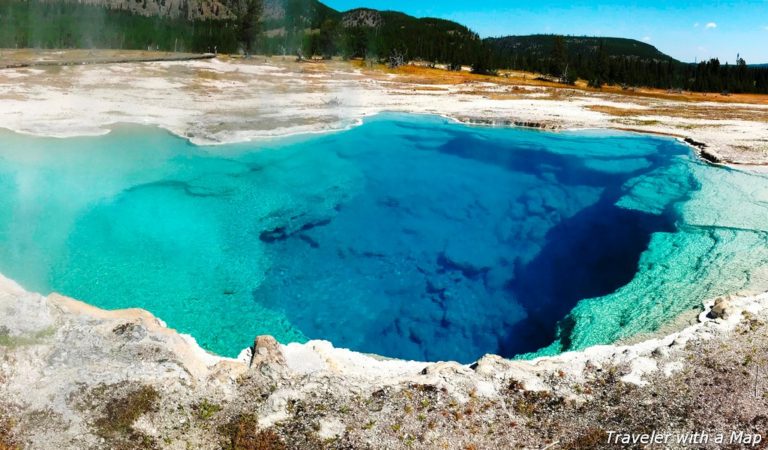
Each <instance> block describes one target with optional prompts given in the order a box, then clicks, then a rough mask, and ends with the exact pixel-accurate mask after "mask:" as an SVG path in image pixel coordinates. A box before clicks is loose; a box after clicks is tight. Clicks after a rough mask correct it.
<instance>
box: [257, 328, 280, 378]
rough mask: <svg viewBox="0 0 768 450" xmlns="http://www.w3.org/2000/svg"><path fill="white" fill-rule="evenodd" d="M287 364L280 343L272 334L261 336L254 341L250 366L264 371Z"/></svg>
mask: <svg viewBox="0 0 768 450" xmlns="http://www.w3.org/2000/svg"><path fill="white" fill-rule="evenodd" d="M285 366H286V361H285V356H284V355H283V352H282V350H280V344H278V343H277V340H275V338H273V337H272V336H259V337H257V338H256V340H254V341H253V348H252V354H251V363H250V367H251V368H252V369H254V368H258V369H259V370H260V371H262V372H264V371H265V370H267V371H269V369H278V368H281V367H285Z"/></svg>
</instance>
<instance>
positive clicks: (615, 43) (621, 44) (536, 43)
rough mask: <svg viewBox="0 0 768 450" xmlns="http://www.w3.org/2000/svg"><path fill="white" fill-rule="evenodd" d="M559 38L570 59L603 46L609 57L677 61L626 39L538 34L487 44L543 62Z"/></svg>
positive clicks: (505, 54)
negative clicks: (540, 59)
mask: <svg viewBox="0 0 768 450" xmlns="http://www.w3.org/2000/svg"><path fill="white" fill-rule="evenodd" d="M557 38H560V39H562V41H561V44H562V45H563V46H564V47H565V50H566V51H567V53H568V56H569V57H570V58H577V57H578V56H579V55H589V54H594V53H597V51H598V50H599V49H600V47H601V46H602V47H603V51H604V52H605V54H606V56H608V57H628V58H638V59H646V60H658V61H669V60H673V61H674V58H672V57H671V56H669V55H666V54H664V53H662V52H660V51H659V50H658V49H657V48H656V47H654V46H652V45H650V44H646V43H645V42H640V41H636V40H634V39H625V38H614V37H591V36H557V35H545V34H535V35H530V36H506V37H501V38H487V39H485V42H487V43H488V45H490V46H491V47H492V48H493V49H494V50H495V51H496V52H497V53H498V54H499V56H501V57H506V58H514V57H522V56H525V55H529V56H533V57H536V58H541V57H548V56H550V55H552V54H553V52H554V51H555V50H556V49H555V47H556V45H557V43H558V41H557Z"/></svg>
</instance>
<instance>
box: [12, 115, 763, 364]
mask: <svg viewBox="0 0 768 450" xmlns="http://www.w3.org/2000/svg"><path fill="white" fill-rule="evenodd" d="M0 142H2V143H3V146H2V147H1V148H0V208H2V211H4V213H3V215H2V218H1V220H0V240H1V241H2V242H3V244H4V245H3V247H2V248H1V249H0V272H2V273H4V274H6V275H8V276H10V277H12V278H14V279H16V280H18V281H20V282H21V283H22V284H23V285H24V286H25V287H27V288H29V289H34V290H39V291H49V290H56V291H59V292H62V293H64V294H66V295H70V296H73V297H76V298H79V299H82V300H85V301H88V302H91V303H94V304H96V305H98V306H102V307H107V308H121V307H143V308H147V309H149V310H150V311H152V312H153V313H155V314H156V315H158V316H159V317H160V318H162V319H163V320H165V321H166V322H168V323H169V325H170V326H172V327H175V328H177V329H179V330H181V331H183V332H187V333H190V334H192V335H193V336H195V338H196V339H197V340H198V341H199V342H200V343H201V344H202V345H203V346H204V347H206V348H208V349H210V350H212V351H216V352H218V353H221V354H225V355H235V354H237V353H238V351H239V350H240V349H242V348H244V347H245V346H247V345H248V343H249V342H250V341H251V340H252V339H253V337H254V336H256V335H257V334H267V333H268V334H272V335H275V336H276V337H277V338H278V339H280V340H281V341H283V342H289V341H302V340H306V339H326V340H330V341H331V342H333V343H334V345H336V346H337V347H347V348H351V349H353V350H356V351H362V352H370V353H376V354H380V355H385V356H388V357H398V358H407V359H417V360H430V361H435V360H458V361H461V362H471V361H474V360H476V359H477V358H478V357H480V356H482V355H483V354H486V353H496V354H500V355H503V356H514V355H518V354H522V353H527V352H533V351H536V350H539V349H540V348H542V347H546V346H548V345H550V344H552V343H553V342H556V343H557V345H556V346H555V347H551V349H554V350H550V351H560V350H567V349H570V348H575V347H580V346H584V345H586V344H588V343H594V342H605V341H609V340H611V339H615V338H616V337H617V336H618V335H619V333H621V332H623V331H624V330H630V329H632V330H634V331H643V330H648V329H652V328H653V327H655V326H657V325H659V323H661V322H662V321H663V320H665V319H669V318H670V317H673V316H674V315H675V314H678V313H680V312H681V309H685V308H690V307H691V304H694V303H696V302H697V301H698V302H700V301H701V300H702V298H699V297H700V296H701V295H708V294H709V293H710V291H707V292H706V293H704V292H703V291H702V292H698V291H696V292H694V291H691V292H690V298H688V297H686V298H684V299H682V300H680V302H681V303H680V305H683V306H680V305H677V306H675V304H674V302H670V303H664V301H662V300H663V299H666V298H668V297H669V292H670V291H671V292H674V291H675V289H677V288H676V286H678V285H677V284H675V283H680V282H682V280H685V282H686V283H688V284H689V285H690V284H691V282H690V279H689V274H691V273H698V272H697V271H699V270H700V268H701V267H700V266H702V265H703V264H704V262H702V261H706V258H704V257H702V256H698V257H696V258H694V257H690V258H686V259H685V261H682V260H681V261H680V262H678V263H676V265H675V266H673V267H674V270H666V269H664V267H663V264H665V261H668V260H670V259H672V258H674V257H678V256H679V255H683V254H685V252H686V251H688V249H690V252H694V251H699V249H701V248H703V247H702V245H699V244H696V245H693V246H687V245H686V244H685V243H686V242H693V241H694V240H696V239H702V240H703V239H707V240H709V239H710V236H714V234H713V233H719V232H720V231H717V229H716V227H714V226H713V225H712V224H710V223H709V222H708V223H706V224H702V227H701V228H699V227H698V225H697V223H695V222H696V221H699V222H702V221H703V220H704V219H701V217H695V218H694V219H695V220H694V219H691V221H689V222H690V223H686V226H685V227H684V228H685V230H684V231H682V230H681V228H680V226H679V225H680V222H681V220H682V219H683V216H682V212H681V211H682V209H681V205H682V204H683V203H684V202H686V201H688V200H689V199H690V198H691V195H693V194H694V193H695V192H697V191H698V190H699V189H700V188H701V186H700V183H699V182H698V181H697V180H698V179H699V178H700V174H701V173H706V174H715V175H717V176H721V175H722V176H726V175H728V176H731V175H730V174H729V173H725V172H713V171H714V170H717V169H711V168H706V167H705V166H703V165H701V164H700V163H698V162H697V161H696V160H695V159H694V158H692V157H691V155H690V154H689V151H688V149H687V148H686V147H683V146H681V145H679V144H677V143H676V142H675V141H674V140H671V139H662V138H652V137H645V136H638V135H631V134H618V133H607V132H600V133H598V132H578V133H577V132H564V133H547V132H537V131H530V130H520V129H493V128H473V127H467V126H463V125H458V124H455V123H451V122H449V121H447V120H443V119H440V118H435V117H414V116H404V115H382V116H377V117H375V118H371V119H368V120H367V121H366V122H365V124H363V125H362V126H359V127H356V128H354V129H352V130H349V131H344V132H339V133H335V134H329V135H323V136H319V137H299V138H290V139H281V140H275V141H270V142H267V143H251V144H238V145H225V146H215V147H197V146H194V145H192V144H189V143H188V142H186V141H184V140H182V139H180V138H177V137H174V136H171V135H170V134H168V133H165V132H162V131H160V130H156V129H148V128H142V127H118V128H116V129H115V130H114V131H113V132H112V133H110V134H109V135H107V136H103V137H92V138H73V139H66V140H55V139H46V138H32V137H28V136H20V135H14V134H10V133H7V134H3V135H0ZM697 173H699V175H697ZM734 176H735V175H734ZM735 185H736V183H730V184H729V186H735ZM703 225H706V227H703ZM731 228H732V229H734V230H735V229H737V228H735V227H731ZM731 228H729V230H730V229H731ZM746 228H747V227H741V228H740V229H744V230H746ZM729 232H731V231H729ZM740 233H742V234H738V235H734V236H736V237H739V238H740V239H743V242H744V243H745V244H744V245H753V244H746V243H747V242H748V240H749V239H752V238H751V236H752V235H751V234H748V233H747V231H743V232H740ZM743 233H747V234H743ZM712 239H715V238H712ZM761 239H762V238H761ZM717 242H718V245H720V244H722V243H725V242H731V241H729V240H728V239H726V238H724V237H723V236H720V237H718V238H717ZM649 249H650V251H649ZM721 253H722V252H721ZM723 254H725V253H723ZM697 258H698V259H697ZM707 264H709V263H707ZM712 264H714V263H712ZM710 265H711V264H710ZM708 267H709V266H708ZM713 267H714V266H713ZM678 269H679V270H678ZM708 270H709V269H708ZM710 272H713V273H714V269H713V270H710V271H709V272H707V271H702V272H701V273H710ZM649 274H650V275H649ZM720 279H721V280H725V278H723V276H722V275H720ZM644 280H645V281H644ZM723 282H724V283H725V281H723ZM729 286H730V285H729ZM614 293H615V294H614ZM585 299H599V301H593V302H590V303H584V302H581V303H580V301H582V300H585ZM646 300H647V303H645V304H644V303H643V302H645V301H646ZM577 304H580V305H582V306H583V308H582V309H583V311H582V312H581V313H580V314H581V315H579V316H577V315H574V314H572V310H574V308H575V307H576V306H577ZM584 305H587V306H584ZM594 305H598V306H599V308H602V309H599V312H595V311H598V309H597V308H598V306H594ZM634 305H642V306H634ZM590 308H592V309H590ZM578 317H586V319H584V320H581V319H579V320H577V318H578ZM580 320H581V321H580ZM585 324H586V325H585ZM585 327H592V329H588V330H587V328H585ZM584 330H587V331H584ZM577 332H578V333H580V334H578V339H579V342H573V339H575V337H574V336H577ZM585 336H586V337H585Z"/></svg>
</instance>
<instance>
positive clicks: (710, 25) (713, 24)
mask: <svg viewBox="0 0 768 450" xmlns="http://www.w3.org/2000/svg"><path fill="white" fill-rule="evenodd" d="M704 28H706V29H708V30H710V29H712V28H717V24H716V23H715V22H709V23H707V24H706V25H704Z"/></svg>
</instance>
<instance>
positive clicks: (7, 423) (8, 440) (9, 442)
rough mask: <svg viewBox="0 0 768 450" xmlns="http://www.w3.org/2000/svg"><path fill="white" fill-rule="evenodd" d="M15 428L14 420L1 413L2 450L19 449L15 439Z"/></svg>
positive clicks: (0, 434)
mask: <svg viewBox="0 0 768 450" xmlns="http://www.w3.org/2000/svg"><path fill="white" fill-rule="evenodd" d="M13 426H14V422H13V420H11V419H9V418H8V417H7V416H6V415H5V414H4V413H3V412H2V411H0V450H16V449H18V448H19V447H18V446H16V443H15V440H14V437H13Z"/></svg>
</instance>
